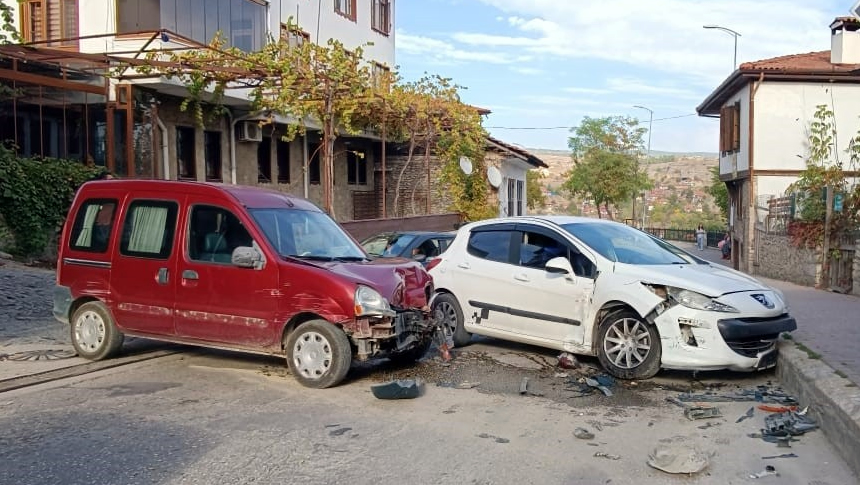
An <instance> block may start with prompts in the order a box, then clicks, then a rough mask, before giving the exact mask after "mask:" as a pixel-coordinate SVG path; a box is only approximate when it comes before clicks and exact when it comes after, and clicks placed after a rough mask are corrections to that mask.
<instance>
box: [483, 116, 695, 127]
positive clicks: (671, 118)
mask: <svg viewBox="0 0 860 485" xmlns="http://www.w3.org/2000/svg"><path fill="white" fill-rule="evenodd" d="M690 116H698V114H697V113H690V114H686V115H678V116H668V117H666V118H654V119H653V120H652V121H666V120H675V119H678V118H689V117H690ZM484 128H486V129H488V130H570V129H573V128H576V127H575V126H485V127H484Z"/></svg>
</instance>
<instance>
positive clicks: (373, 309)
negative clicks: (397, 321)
mask: <svg viewBox="0 0 860 485" xmlns="http://www.w3.org/2000/svg"><path fill="white" fill-rule="evenodd" d="M394 315H395V312H394V310H392V309H391V306H390V305H389V304H388V300H386V299H385V298H383V297H382V295H380V294H379V292H378V291H376V290H374V289H373V288H371V287H369V286H364V285H358V288H356V289H355V316H357V317H393V316H394Z"/></svg>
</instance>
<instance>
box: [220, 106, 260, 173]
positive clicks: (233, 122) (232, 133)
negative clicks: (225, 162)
mask: <svg viewBox="0 0 860 485" xmlns="http://www.w3.org/2000/svg"><path fill="white" fill-rule="evenodd" d="M226 113H227V118H229V120H230V133H228V134H227V139H228V140H230V182H231V183H232V184H233V185H236V178H237V175H236V124H237V123H239V122H240V121H244V120H247V119H248V118H252V117H253V116H254V114H253V113H248V114H246V115H245V116H239V117H237V118H233V112H232V111H231V110H229V109H228V110H226Z"/></svg>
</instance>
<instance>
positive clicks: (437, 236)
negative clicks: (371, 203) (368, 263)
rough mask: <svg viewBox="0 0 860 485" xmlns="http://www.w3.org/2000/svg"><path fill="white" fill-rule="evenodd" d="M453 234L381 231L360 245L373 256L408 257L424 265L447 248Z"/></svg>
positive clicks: (454, 233)
mask: <svg viewBox="0 0 860 485" xmlns="http://www.w3.org/2000/svg"><path fill="white" fill-rule="evenodd" d="M455 235H456V232H453V231H452V232H431V231H397V232H383V233H380V234H376V235H374V236H370V237H369V238H367V239H365V240H364V241H362V242H361V246H362V247H363V248H364V250H365V252H367V254H369V255H370V256H371V257H373V258H397V257H400V258H409V259H414V260H415V261H419V262H421V263H422V264H425V265H426V264H427V262H428V261H430V259H431V258H434V257H436V256H439V255H440V254H442V253H443V252H445V250H446V249H448V245H449V244H451V241H452V240H453V239H454V236H455Z"/></svg>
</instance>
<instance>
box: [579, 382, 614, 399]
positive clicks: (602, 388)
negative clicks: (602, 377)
mask: <svg viewBox="0 0 860 485" xmlns="http://www.w3.org/2000/svg"><path fill="white" fill-rule="evenodd" d="M585 383H586V384H588V385H589V386H591V387H593V388H595V389H600V392H602V393H603V394H604V395H605V396H606V397H611V396H612V391H610V390H609V388H608V387H606V386H605V385H602V384H601V383H600V382H599V381H598V380H597V379H592V378H591V377H586V378H585Z"/></svg>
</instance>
